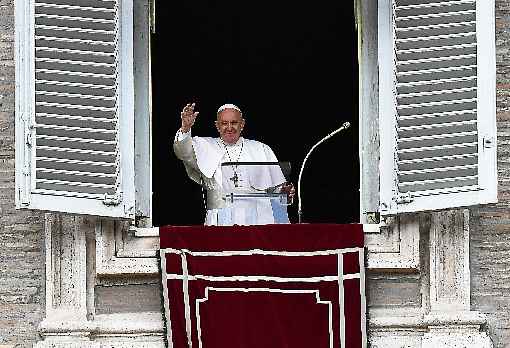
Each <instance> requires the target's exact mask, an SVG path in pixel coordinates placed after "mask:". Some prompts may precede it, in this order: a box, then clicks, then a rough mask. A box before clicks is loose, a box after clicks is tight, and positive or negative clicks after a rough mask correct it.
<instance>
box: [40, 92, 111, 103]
mask: <svg viewBox="0 0 510 348" xmlns="http://www.w3.org/2000/svg"><path fill="white" fill-rule="evenodd" d="M36 95H39V96H52V97H62V98H79V99H93V100H101V101H108V102H114V101H115V100H116V97H108V96H102V95H86V94H76V93H62V92H48V91H38V92H36Z"/></svg>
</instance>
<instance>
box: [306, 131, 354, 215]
mask: <svg viewBox="0 0 510 348" xmlns="http://www.w3.org/2000/svg"><path fill="white" fill-rule="evenodd" d="M350 126H351V124H350V123H349V122H344V123H343V124H342V126H341V127H340V128H338V129H336V130H334V131H333V132H331V133H329V134H328V135H326V136H325V137H324V138H322V139H321V140H320V141H319V142H318V143H316V144H315V145H314V146H312V148H311V149H310V151H308V153H307V154H306V156H305V159H304V160H303V164H302V165H301V170H300V171H299V177H298V222H299V223H301V220H302V217H303V212H302V210H301V176H302V175H303V169H304V168H305V163H306V160H307V159H308V157H310V154H311V153H312V151H313V150H315V148H316V147H317V146H319V145H320V144H322V143H323V142H325V141H326V140H328V139H329V138H331V137H332V136H334V135H335V134H337V133H338V132H341V131H343V130H344V129H347V128H349V127H350Z"/></svg>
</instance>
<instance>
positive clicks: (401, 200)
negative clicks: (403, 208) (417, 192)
mask: <svg viewBox="0 0 510 348" xmlns="http://www.w3.org/2000/svg"><path fill="white" fill-rule="evenodd" d="M412 201H414V198H413V196H411V192H406V193H400V194H399V195H398V196H397V199H396V202H397V204H408V203H411V202H412Z"/></svg>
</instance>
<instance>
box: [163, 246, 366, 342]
mask: <svg viewBox="0 0 510 348" xmlns="http://www.w3.org/2000/svg"><path fill="white" fill-rule="evenodd" d="M352 252H357V253H358V257H359V259H358V261H359V265H360V272H359V273H351V274H343V255H344V254H347V253H352ZM166 254H177V255H180V257H181V265H182V273H183V274H182V275H180V274H173V273H167V272H166V257H165V255H166ZM160 255H161V265H162V272H165V273H164V274H165V276H163V275H162V277H161V279H162V283H163V298H164V301H165V304H164V307H165V318H166V320H167V321H166V324H167V340H168V345H169V347H170V348H172V347H173V341H172V328H171V321H170V305H169V297H168V296H169V295H168V280H182V281H183V301H184V302H183V303H184V311H185V320H186V335H187V339H188V347H189V348H193V342H192V332H191V307H190V298H189V291H188V283H189V281H194V280H206V281H211V282H214V281H218V282H225V281H233V282H239V281H253V282H256V281H267V282H276V283H279V282H280V283H283V282H298V283H312V282H324V281H336V282H338V288H339V294H338V296H339V298H338V304H339V307H340V312H339V314H340V318H339V321H340V344H341V347H345V313H344V285H343V281H344V280H347V279H360V287H359V291H360V299H361V318H360V319H361V335H362V347H363V348H366V347H367V336H366V308H365V307H364V306H366V298H365V270H364V261H365V260H364V249H363V248H345V249H331V250H317V251H296V252H294V251H275V250H262V249H252V250H238V251H234V250H229V251H191V250H188V249H174V248H165V249H160ZM186 255H190V256H220V257H223V256H252V255H275V256H286V257H299V256H301V257H303V256H304V257H311V256H324V255H337V256H338V258H337V259H338V262H337V269H338V271H337V275H334V276H318V277H306V278H301V277H274V276H253V275H251V276H206V275H199V274H193V275H191V274H189V272H188V265H187V257H186ZM208 288H211V289H214V290H215V291H222V290H220V289H244V290H245V291H246V290H247V289H254V290H258V289H266V288H212V287H206V291H207V289H208ZM274 290H277V291H278V290H282V289H274ZM258 291H260V290H258ZM282 291H284V290H282ZM285 291H289V292H290V291H305V292H306V291H307V292H318V290H310V289H306V290H305V289H303V290H285ZM317 296H318V295H317ZM206 299H207V295H206V298H205V300H206ZM200 300H203V301H201V302H204V301H205V300H204V299H200ZM196 301H197V302H196V304H195V305H196V309H197V310H198V305H199V303H200V302H198V301H199V300H196ZM317 301H318V303H320V302H319V301H320V297H317ZM322 302H329V301H322ZM329 303H331V302H329ZM197 314H198V315H199V312H198V311H197V313H196V314H195V315H196V316H197ZM331 317H332V314H331ZM331 323H332V321H331ZM331 325H332V324H331ZM331 332H332V331H331ZM197 334H198V335H199V345H200V347H199V348H201V337H200V335H201V332H199V330H198V326H197ZM330 337H333V336H332V335H331V336H330Z"/></svg>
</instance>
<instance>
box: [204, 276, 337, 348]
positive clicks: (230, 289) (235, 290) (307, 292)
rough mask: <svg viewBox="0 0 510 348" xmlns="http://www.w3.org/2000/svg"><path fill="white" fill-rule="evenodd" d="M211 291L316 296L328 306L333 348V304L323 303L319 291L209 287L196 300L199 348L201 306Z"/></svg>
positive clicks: (330, 337)
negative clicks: (201, 296)
mask: <svg viewBox="0 0 510 348" xmlns="http://www.w3.org/2000/svg"><path fill="white" fill-rule="evenodd" d="M209 291H217V292H274V293H284V294H315V300H316V301H317V304H325V305H328V323H329V325H328V333H329V347H330V348H333V304H332V303H331V301H322V300H321V299H320V294H319V290H310V289H302V290H296V289H275V288H214V287H209V286H207V287H206V288H205V297H203V298H201V299H196V300H195V301H196V302H195V307H196V320H197V334H198V347H199V348H202V330H201V327H200V304H201V303H204V302H206V301H207V300H208V299H209Z"/></svg>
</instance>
